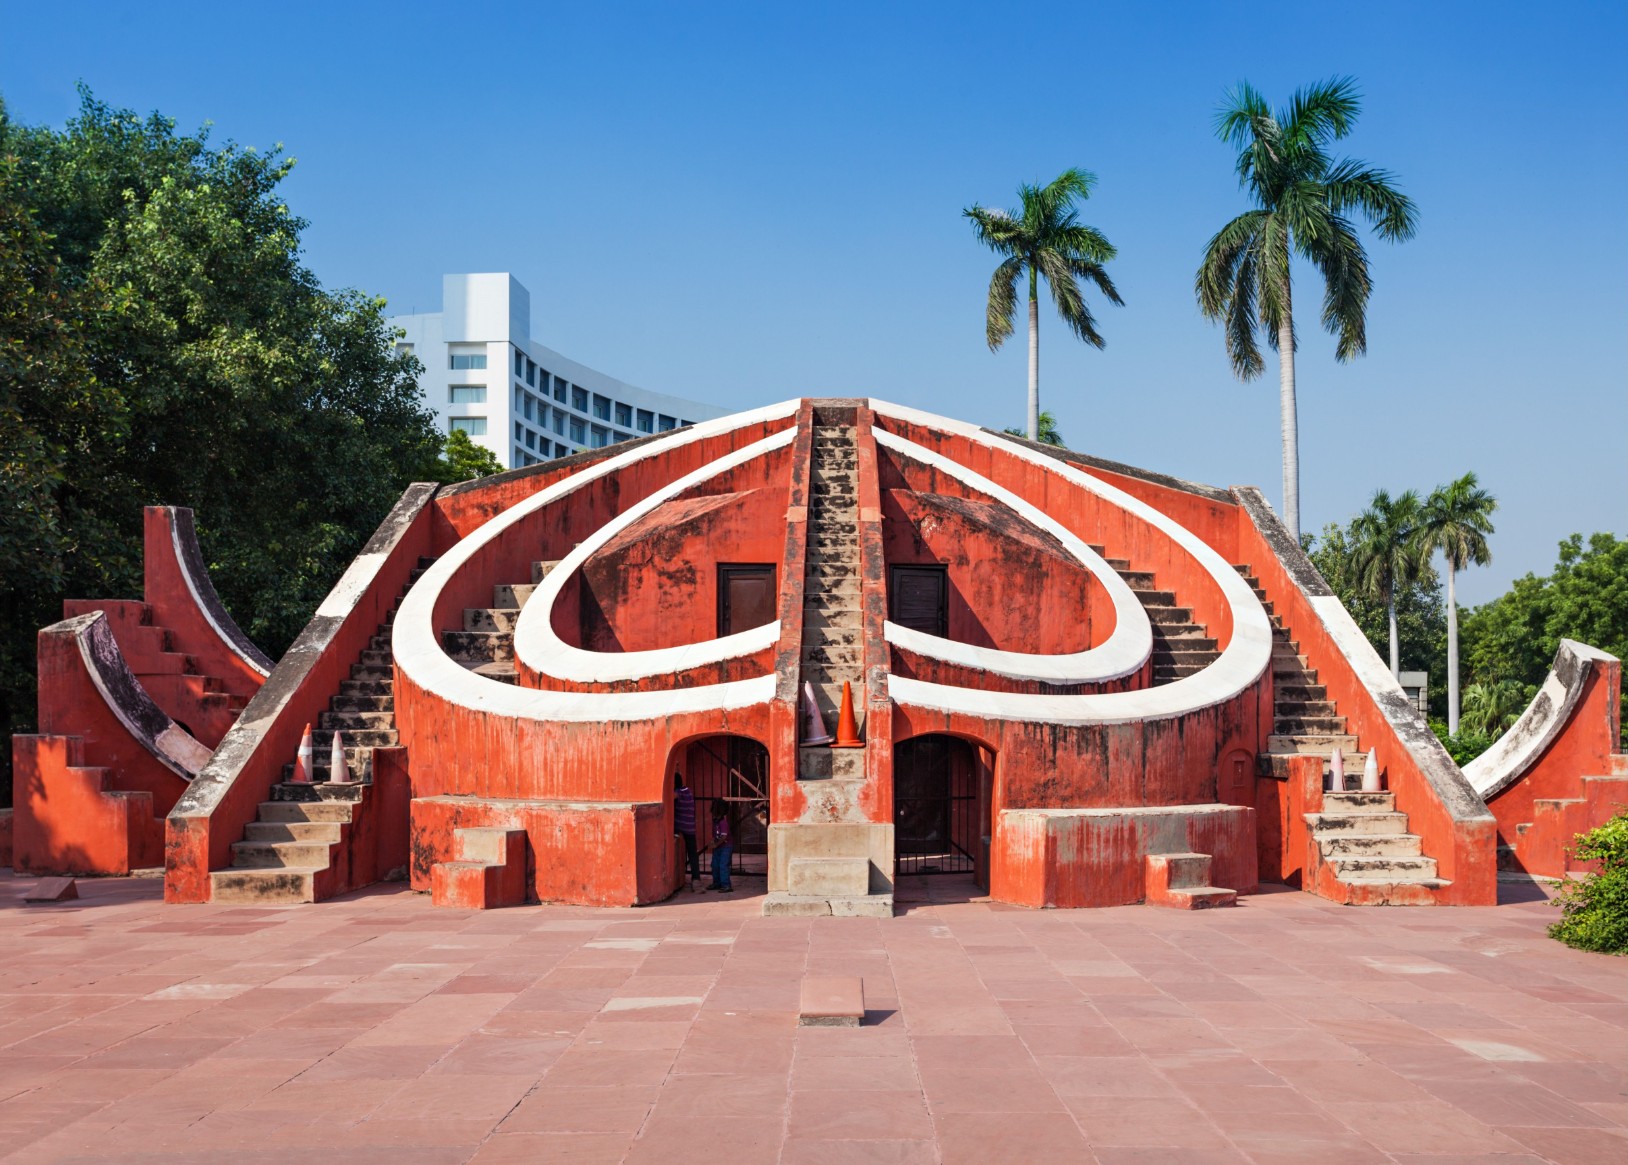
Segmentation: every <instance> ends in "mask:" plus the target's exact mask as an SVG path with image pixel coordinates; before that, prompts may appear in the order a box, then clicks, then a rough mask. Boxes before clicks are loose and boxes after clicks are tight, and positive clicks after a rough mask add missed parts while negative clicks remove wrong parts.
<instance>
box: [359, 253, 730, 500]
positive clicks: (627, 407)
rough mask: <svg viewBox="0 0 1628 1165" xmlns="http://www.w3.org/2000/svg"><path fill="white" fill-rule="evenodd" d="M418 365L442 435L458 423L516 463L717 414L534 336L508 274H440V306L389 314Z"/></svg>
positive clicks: (525, 302) (526, 297) (524, 296)
mask: <svg viewBox="0 0 1628 1165" xmlns="http://www.w3.org/2000/svg"><path fill="white" fill-rule="evenodd" d="M389 322H390V324H391V325H392V326H394V327H396V328H400V329H401V331H402V333H403V335H402V337H401V339H400V341H399V343H400V344H401V345H403V346H405V347H407V348H410V349H411V351H412V353H413V355H415V356H417V357H418V358H419V360H420V361H421V362H422V363H423V365H424V372H423V375H422V376H420V377H419V382H418V385H419V390H420V391H421V392H422V393H423V394H424V403H425V404H426V405H427V406H428V407H429V408H430V409H431V411H433V412H434V413H435V419H436V427H437V428H439V429H440V430H441V432H443V433H447V432H450V431H452V430H453V429H460V428H461V429H463V430H465V431H466V432H467V433H468V434H469V436H470V439H471V440H473V441H474V442H475V443H476V444H478V445H484V446H485V447H486V448H488V449H490V450H491V451H492V452H493V453H494V454H496V456H497V459H498V460H499V461H500V462H502V463H503V465H504V467H505V468H508V469H518V468H520V467H521V466H523V465H535V464H536V463H537V462H539V461H547V460H549V459H550V458H553V457H564V456H567V455H569V454H571V453H576V452H579V451H581V450H584V449H600V448H603V447H605V446H606V445H614V444H616V443H617V442H618V441H627V440H630V439H632V438H634V437H644V436H647V435H649V434H651V433H662V432H668V431H671V430H673V429H678V428H682V427H683V426H685V425H688V424H691V423H693V422H696V421H708V420H712V419H714V418H716V417H720V416H723V415H724V411H725V410H723V409H720V408H717V407H715V406H713V405H706V404H701V403H699V402H697V401H691V400H684V399H682V398H680V397H676V396H666V395H663V394H662V393H659V392H647V391H645V390H644V389H642V388H635V387H634V386H633V385H631V384H626V383H624V382H623V381H620V380H617V379H616V378H615V377H612V376H606V375H605V374H604V373H602V372H595V371H594V370H593V369H591V368H588V367H586V366H585V365H582V364H578V363H577V362H576V361H575V360H571V359H568V358H567V357H565V356H562V355H560V354H559V353H558V352H556V351H554V350H553V349H552V348H546V347H544V346H543V345H542V344H539V343H537V342H536V341H534V340H533V339H532V338H531V293H530V292H528V291H527V290H526V289H525V287H524V286H523V285H522V284H521V283H520V281H519V280H518V279H516V278H515V277H514V276H513V275H510V274H508V273H507V272H501V271H500V272H494V273H488V274H478V275H444V276H442V277H441V310H440V311H438V312H423V313H419V314H416V315H403V316H393V317H391V319H390V321H389Z"/></svg>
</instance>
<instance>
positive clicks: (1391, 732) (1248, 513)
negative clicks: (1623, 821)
mask: <svg viewBox="0 0 1628 1165" xmlns="http://www.w3.org/2000/svg"><path fill="white" fill-rule="evenodd" d="M1232 494H1233V496H1234V497H1235V498H1236V499H1237V500H1238V504H1239V507H1240V509H1241V511H1242V515H1243V516H1242V517H1241V518H1240V521H1239V530H1238V561H1240V562H1245V563H1248V564H1249V565H1250V567H1251V569H1252V570H1253V571H1254V573H1255V576H1256V578H1257V579H1259V581H1260V585H1261V588H1262V589H1263V590H1265V592H1266V595H1267V598H1268V599H1269V600H1270V601H1271V602H1272V603H1273V604H1274V607H1275V610H1276V613H1277V614H1278V616H1279V617H1280V618H1281V619H1282V621H1283V625H1284V627H1285V629H1286V630H1287V631H1288V633H1289V635H1290V637H1291V638H1293V639H1294V640H1295V641H1296V642H1297V643H1298V644H1299V645H1300V650H1301V653H1302V654H1303V655H1305V656H1306V657H1307V659H1308V660H1309V661H1310V666H1311V667H1312V668H1315V669H1316V671H1317V678H1318V682H1319V683H1320V684H1323V685H1325V686H1326V687H1327V688H1328V693H1329V698H1330V699H1331V700H1333V701H1334V702H1335V704H1336V706H1337V707H1338V708H1339V712H1340V715H1342V716H1344V717H1345V718H1346V723H1347V724H1348V725H1349V727H1350V731H1351V732H1352V734H1353V735H1355V736H1356V737H1357V738H1358V747H1359V749H1362V750H1374V749H1377V750H1378V751H1379V760H1380V768H1381V770H1382V771H1383V772H1384V774H1385V776H1386V779H1387V782H1388V788H1389V789H1390V790H1391V791H1392V792H1393V793H1395V794H1396V808H1397V809H1398V810H1399V811H1400V812H1403V813H1406V814H1407V815H1408V821H1409V828H1410V829H1412V831H1413V832H1415V833H1417V834H1419V835H1420V837H1421V838H1422V839H1423V847H1424V852H1425V853H1426V854H1428V855H1430V856H1432V857H1434V858H1436V861H1437V868H1438V870H1439V871H1440V873H1441V876H1442V877H1443V878H1446V879H1449V880H1450V881H1451V883H1452V885H1451V886H1449V887H1447V888H1446V889H1445V890H1444V891H1443V892H1441V893H1440V894H1438V895H1437V899H1436V900H1437V901H1438V902H1440V903H1442V904H1443V905H1458V906H1482V905H1491V904H1493V903H1495V902H1496V901H1497V856H1496V849H1495V846H1496V822H1495V820H1494V818H1493V816H1492V814H1491V813H1490V812H1489V811H1488V809H1487V806H1486V804H1485V803H1484V802H1483V801H1482V800H1481V798H1480V797H1479V796H1478V795H1477V794H1476V791H1475V789H1474V788H1472V787H1471V785H1470V782H1469V781H1468V780H1467V779H1466V778H1465V776H1464V774H1463V773H1462V772H1461V771H1460V770H1459V767H1458V766H1457V765H1456V764H1454V763H1453V758H1452V757H1450V756H1449V755H1448V754H1447V750H1446V749H1445V748H1443V747H1442V744H1441V741H1439V740H1437V739H1436V734H1435V733H1434V732H1432V731H1431V729H1430V726H1429V725H1428V724H1426V723H1425V720H1424V717H1423V716H1421V715H1420V714H1419V710H1418V707H1417V706H1416V705H1415V704H1414V703H1413V702H1412V701H1411V700H1410V699H1409V698H1408V696H1407V694H1406V693H1405V692H1403V691H1402V687H1401V685H1400V684H1398V683H1397V682H1396V679H1395V677H1394V676H1392V675H1391V672H1390V668H1389V667H1388V666H1387V665H1386V664H1385V662H1384V661H1383V660H1381V659H1380V657H1379V653H1378V652H1377V651H1375V650H1374V647H1373V644H1371V643H1370V642H1369V641H1368V637H1367V636H1365V635H1364V634H1363V633H1362V631H1361V629H1360V628H1359V627H1358V626H1357V625H1356V622H1355V621H1354V620H1353V619H1352V618H1351V614H1350V612H1348V611H1347V610H1346V609H1345V606H1344V604H1342V603H1341V602H1340V600H1339V598H1338V597H1337V596H1336V595H1335V594H1334V591H1333V588H1331V587H1330V586H1329V585H1328V583H1327V582H1326V581H1325V580H1324V578H1323V576H1322V575H1321V574H1319V573H1318V570H1317V568H1316V566H1314V565H1313V564H1312V561H1311V559H1310V558H1308V557H1307V556H1306V553H1305V551H1304V550H1302V549H1301V547H1300V543H1299V542H1298V541H1297V540H1296V539H1295V537H1294V536H1293V535H1292V534H1290V533H1289V530H1288V528H1287V527H1285V526H1284V525H1283V523H1282V521H1281V520H1280V519H1279V518H1278V516H1277V515H1276V514H1275V513H1274V512H1273V511H1272V508H1271V507H1270V506H1269V505H1268V504H1267V502H1266V498H1265V496H1264V495H1263V494H1262V493H1261V491H1260V490H1259V489H1258V488H1256V487H1254V486H1234V487H1233V489H1232ZM1245 518H1247V520H1245Z"/></svg>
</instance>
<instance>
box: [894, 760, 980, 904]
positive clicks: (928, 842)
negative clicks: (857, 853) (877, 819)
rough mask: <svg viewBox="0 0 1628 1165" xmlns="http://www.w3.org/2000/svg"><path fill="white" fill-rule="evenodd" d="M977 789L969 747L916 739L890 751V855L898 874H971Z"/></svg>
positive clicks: (976, 835) (976, 839) (977, 831)
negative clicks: (891, 761)
mask: <svg viewBox="0 0 1628 1165" xmlns="http://www.w3.org/2000/svg"><path fill="white" fill-rule="evenodd" d="M980 836H981V831H980V829H979V827H978V786H977V777H976V766H975V764H974V758H973V751H972V746H971V745H969V744H968V743H967V742H966V741H964V740H961V739H959V738H957V737H954V736H936V735H934V736H917V737H912V738H911V739H909V740H906V741H902V742H901V743H899V744H897V745H895V746H894V749H893V852H894V862H895V867H896V869H897V872H898V873H899V874H968V873H972V872H974V869H975V867H976V859H975V858H974V856H973V855H974V854H975V853H976V852H977V846H978V842H979V837H980Z"/></svg>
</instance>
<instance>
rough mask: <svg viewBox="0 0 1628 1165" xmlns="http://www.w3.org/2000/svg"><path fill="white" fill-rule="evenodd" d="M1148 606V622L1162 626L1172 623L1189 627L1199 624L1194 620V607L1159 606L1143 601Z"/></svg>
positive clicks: (1144, 605)
mask: <svg viewBox="0 0 1628 1165" xmlns="http://www.w3.org/2000/svg"><path fill="white" fill-rule="evenodd" d="M1142 606H1143V607H1145V608H1147V615H1148V622H1150V623H1154V624H1158V625H1160V626H1169V625H1171V624H1184V625H1186V626H1189V627H1194V626H1197V624H1195V623H1194V622H1193V609H1192V608H1191V607H1173V606H1162V607H1161V606H1157V605H1150V604H1148V603H1143V604H1142Z"/></svg>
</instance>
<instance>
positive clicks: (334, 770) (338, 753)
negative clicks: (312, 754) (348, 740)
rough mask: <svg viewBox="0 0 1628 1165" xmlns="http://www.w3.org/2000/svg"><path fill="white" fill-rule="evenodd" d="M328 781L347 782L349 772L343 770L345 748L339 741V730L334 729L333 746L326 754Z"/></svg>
mask: <svg viewBox="0 0 1628 1165" xmlns="http://www.w3.org/2000/svg"><path fill="white" fill-rule="evenodd" d="M328 779H329V780H330V781H348V780H350V772H349V771H348V770H347V769H346V768H345V746H344V744H343V743H342V742H341V741H340V739H339V729H337V728H335V729H334V746H333V748H332V749H331V750H330V751H329V753H328Z"/></svg>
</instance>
